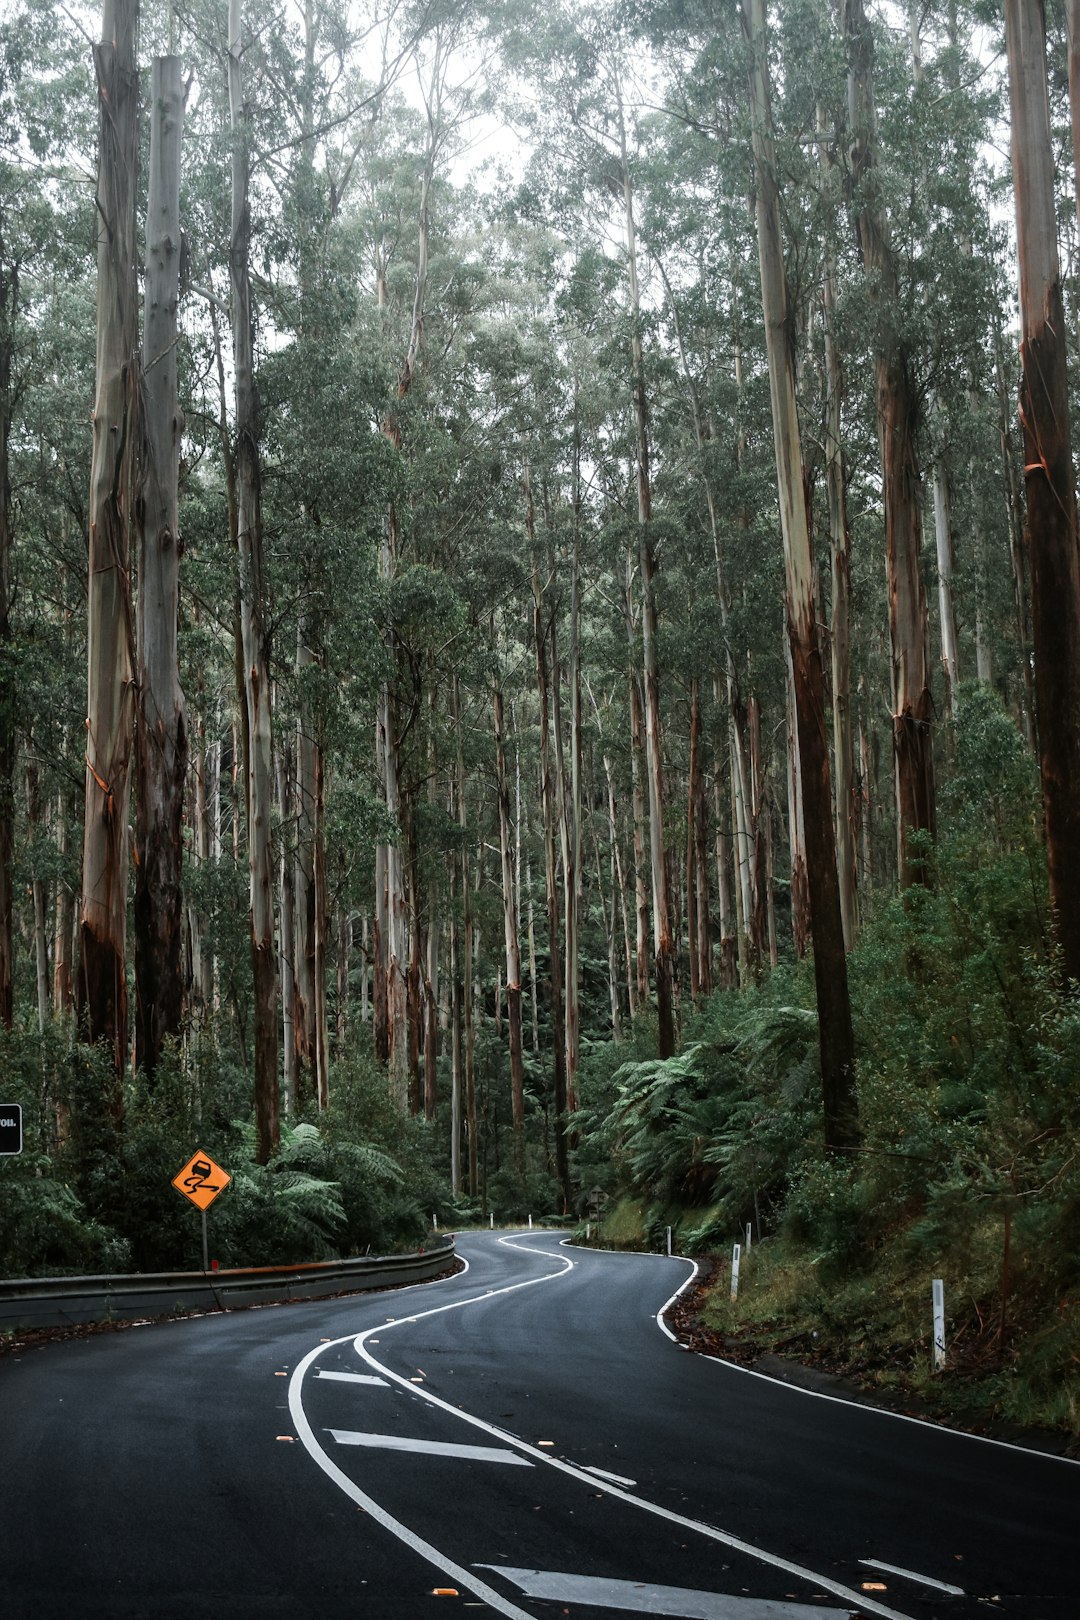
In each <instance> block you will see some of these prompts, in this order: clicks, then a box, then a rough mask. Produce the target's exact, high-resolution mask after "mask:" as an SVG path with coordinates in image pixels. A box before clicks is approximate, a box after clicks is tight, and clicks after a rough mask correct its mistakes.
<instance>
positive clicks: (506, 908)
mask: <svg viewBox="0 0 1080 1620" xmlns="http://www.w3.org/2000/svg"><path fill="white" fill-rule="evenodd" d="M490 636H491V652H492V663H493V670H494V673H493V675H492V691H491V696H492V710H493V716H494V722H495V797H496V801H497V803H498V809H499V854H500V857H501V871H502V897H503V936H504V942H505V947H506V1013H507V1023H508V1026H509V1035H510V1097H511V1109H512V1119H513V1128H514V1159H515V1165H516V1168H517V1171H518V1173H519V1175H520V1174H523V1173H524V1169H525V1064H524V1056H523V1052H522V1044H521V946H520V943H519V940H518V919H517V908H516V906H515V903H514V867H513V859H512V856H511V850H510V787H509V783H508V781H507V775H506V731H505V721H504V717H503V694H502V681H501V679H500V676H499V672H498V666H497V663H496V659H497V650H496V646H495V615H494V613H492V615H491V620H490Z"/></svg>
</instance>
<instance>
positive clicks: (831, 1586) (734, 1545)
mask: <svg viewBox="0 0 1080 1620" xmlns="http://www.w3.org/2000/svg"><path fill="white" fill-rule="evenodd" d="M499 1242H500V1243H501V1244H503V1245H505V1247H506V1248H509V1249H520V1250H521V1251H522V1252H523V1253H525V1254H537V1255H540V1256H541V1257H542V1258H544V1259H547V1260H559V1259H561V1260H562V1262H563V1270H562V1271H553V1272H549V1273H547V1274H546V1275H545V1276H543V1277H531V1278H529V1279H528V1280H527V1281H525V1282H519V1283H509V1284H507V1286H506V1287H505V1288H495V1289H491V1290H489V1292H487V1293H485V1294H476V1295H474V1296H473V1297H472V1298H471V1299H463V1300H458V1301H455V1302H454V1303H452V1304H450V1305H437V1306H436V1307H435V1308H434V1309H433V1310H430V1311H421V1312H418V1313H417V1315H416V1318H415V1320H416V1321H422V1320H423V1319H424V1318H426V1317H429V1316H441V1315H442V1314H443V1313H444V1312H445V1311H452V1310H457V1309H459V1308H462V1307H464V1306H466V1305H476V1304H478V1303H479V1302H480V1301H481V1300H484V1299H490V1298H491V1297H492V1296H493V1295H502V1294H514V1293H517V1292H518V1290H519V1289H521V1288H535V1287H536V1286H537V1284H538V1283H545V1282H553V1281H555V1280H556V1279H558V1278H559V1277H565V1276H566V1275H567V1273H568V1272H570V1271H572V1270H573V1269H574V1267H575V1264H576V1262H575V1261H573V1260H569V1259H567V1258H566V1256H565V1255H562V1256H560V1255H555V1254H552V1253H551V1252H550V1250H546V1249H535V1248H530V1246H529V1245H528V1244H527V1243H515V1242H514V1241H513V1239H512V1238H508V1237H506V1238H500V1239H499ZM664 1258H666V1256H665V1257H664ZM686 1264H689V1265H692V1264H693V1262H692V1261H687V1262H686ZM391 1325H393V1326H395V1327H398V1326H400V1325H401V1324H400V1322H395V1323H393V1324H389V1323H383V1324H381V1326H379V1327H371V1328H367V1329H366V1330H365V1331H364V1332H363V1333H358V1334H357V1335H356V1337H355V1339H354V1340H353V1348H354V1350H355V1351H356V1353H357V1355H358V1356H359V1357H360V1358H361V1360H363V1361H366V1362H367V1364H368V1366H370V1367H373V1368H375V1369H376V1370H377V1371H378V1372H380V1373H381V1374H382V1376H383V1377H384V1378H389V1379H390V1381H391V1382H392V1383H395V1384H398V1385H400V1387H401V1388H402V1389H404V1390H407V1391H408V1392H409V1394H410V1395H418V1396H419V1397H420V1399H421V1400H425V1401H430V1403H431V1405H432V1406H437V1407H439V1408H440V1409H441V1410H442V1411H444V1412H449V1414H450V1415H451V1417H455V1418H458V1419H460V1421H461V1422H463V1423H469V1424H471V1425H472V1426H473V1428H476V1429H480V1430H482V1431H483V1432H484V1433H485V1434H489V1435H492V1436H493V1437H494V1438H495V1439H496V1440H499V1441H501V1442H502V1443H503V1444H504V1445H509V1446H515V1447H517V1449H518V1450H519V1451H522V1452H524V1453H525V1455H526V1456H528V1457H532V1458H533V1459H534V1461H536V1462H544V1463H547V1465H548V1467H549V1468H557V1469H558V1470H559V1471H560V1473H563V1474H569V1475H570V1477H571V1479H576V1480H579V1481H582V1482H584V1483H585V1484H587V1485H591V1484H592V1483H593V1479H592V1477H591V1476H590V1475H589V1474H587V1473H586V1472H585V1470H584V1469H582V1468H579V1467H578V1466H577V1465H576V1464H574V1463H568V1462H564V1461H563V1460H562V1458H560V1457H553V1456H552V1455H551V1454H550V1452H547V1451H541V1450H540V1449H539V1448H538V1447H537V1446H531V1445H530V1444H529V1443H528V1441H527V1440H522V1439H521V1438H520V1436H518V1435H516V1434H508V1433H507V1431H506V1430H505V1429H499V1428H496V1427H495V1425H494V1424H492V1423H487V1422H485V1420H484V1419H483V1418H479V1417H474V1416H473V1414H472V1413H471V1412H464V1411H462V1410H461V1408H460V1407H457V1406H452V1405H451V1404H450V1402H449V1401H444V1400H442V1399H441V1398H440V1397H439V1396H438V1395H435V1394H433V1393H432V1392H431V1390H429V1389H423V1388H421V1387H420V1386H418V1385H416V1384H412V1383H410V1382H409V1380H408V1379H407V1378H405V1377H403V1376H402V1375H401V1374H400V1373H396V1372H394V1371H393V1370H392V1369H391V1368H390V1367H387V1366H385V1365H384V1364H383V1363H382V1362H381V1361H376V1359H375V1357H374V1356H373V1355H372V1354H371V1352H370V1351H369V1350H368V1348H367V1346H366V1344H365V1342H364V1341H365V1340H366V1339H368V1338H370V1337H371V1336H372V1335H373V1334H376V1333H378V1334H380V1335H381V1334H385V1333H386V1332H388V1331H389V1328H390V1326H391ZM307 1359H310V1358H307ZM305 1364H306V1363H305V1362H301V1364H300V1365H301V1366H304V1365H305ZM299 1370H300V1369H299V1368H297V1373H299ZM296 1376H297V1374H296V1373H294V1374H293V1378H294V1379H295V1378H296ZM292 1390H293V1385H292V1384H291V1383H290V1386H289V1395H290V1404H291V1397H292ZM608 1494H609V1495H610V1496H614V1497H617V1498H619V1499H620V1500H621V1501H623V1502H626V1503H628V1504H629V1505H630V1506H631V1507H636V1508H640V1509H641V1510H642V1511H643V1512H645V1513H652V1514H655V1515H656V1517H658V1518H661V1519H665V1520H667V1522H668V1523H669V1524H677V1525H679V1526H680V1527H681V1528H682V1529H684V1530H692V1531H694V1532H695V1533H696V1534H698V1535H702V1536H706V1537H708V1539H709V1540H711V1541H718V1542H720V1543H721V1545H723V1546H725V1547H730V1548H731V1549H732V1550H733V1551H734V1552H741V1553H745V1554H746V1555H747V1556H748V1557H749V1558H753V1559H755V1560H756V1561H757V1562H758V1563H762V1564H768V1565H769V1567H770V1568H772V1569H782V1570H783V1571H784V1573H785V1574H787V1575H794V1576H796V1577H797V1579H799V1580H801V1581H807V1582H808V1583H810V1584H812V1585H813V1586H814V1587H816V1589H817V1590H818V1591H823V1592H831V1593H832V1594H833V1596H834V1597H839V1598H842V1599H843V1600H844V1602H845V1603H848V1604H850V1605H851V1606H852V1607H854V1608H856V1609H862V1610H863V1612H864V1613H866V1614H876V1615H880V1616H881V1617H882V1620H911V1617H910V1616H909V1615H904V1614H901V1613H900V1612H899V1610H897V1609H890V1608H887V1607H886V1606H885V1604H883V1603H878V1602H877V1601H876V1600H875V1599H873V1598H869V1597H867V1595H866V1594H865V1593H864V1592H856V1591H854V1590H853V1589H852V1588H851V1587H850V1586H844V1585H842V1584H841V1583H840V1582H839V1581H834V1580H832V1579H831V1577H829V1576H827V1575H822V1574H819V1572H818V1571H817V1570H813V1569H808V1568H807V1567H806V1566H805V1565H804V1564H795V1563H792V1562H791V1561H790V1560H789V1559H787V1558H781V1557H780V1556H779V1554H777V1553H770V1552H766V1551H764V1549H762V1548H761V1547H755V1546H754V1545H753V1543H752V1542H749V1541H743V1540H742V1539H741V1538H740V1537H739V1536H735V1535H731V1534H730V1533H729V1532H728V1531H726V1530H721V1529H719V1528H718V1527H717V1526H716V1525H712V1524H705V1523H703V1522H702V1521H701V1520H699V1519H688V1518H686V1517H685V1516H684V1515H683V1514H681V1513H675V1512H673V1511H672V1509H670V1508H666V1507H661V1506H660V1504H659V1503H657V1502H650V1501H649V1500H648V1499H647V1498H646V1497H643V1496H632V1495H630V1493H629V1492H627V1491H625V1490H623V1489H622V1488H621V1487H620V1486H618V1485H611V1486H610V1487H609V1490H608Z"/></svg>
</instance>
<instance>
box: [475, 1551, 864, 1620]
mask: <svg viewBox="0 0 1080 1620" xmlns="http://www.w3.org/2000/svg"><path fill="white" fill-rule="evenodd" d="M479 1567H480V1568H481V1569H490V1570H494V1572H495V1573H496V1574H497V1575H504V1576H505V1577H506V1579H507V1580H508V1581H513V1583H514V1585H515V1586H516V1587H517V1588H518V1590H519V1591H520V1592H522V1593H523V1595H524V1596H525V1597H531V1598H543V1599H545V1600H546V1601H547V1602H549V1603H584V1604H586V1605H588V1607H590V1608H593V1609H620V1610H621V1611H622V1612H623V1614H657V1615H672V1616H675V1615H679V1616H681V1617H682V1620H812V1617H814V1620H820V1617H821V1616H822V1615H830V1614H835V1615H839V1614H841V1613H847V1612H848V1611H846V1610H841V1609H823V1608H822V1607H821V1605H820V1604H819V1603H813V1604H811V1603H776V1602H774V1601H773V1600H772V1599H771V1598H750V1597H731V1596H729V1595H728V1594H727V1593H726V1592H697V1591H694V1590H693V1588H691V1587H685V1586H651V1585H649V1583H648V1582H647V1581H615V1580H606V1579H603V1578H596V1577H592V1576H587V1575H563V1574H560V1573H559V1572H558V1571H557V1570H549V1569H506V1568H504V1567H503V1566H502V1565H501V1564H481V1565H480V1566H479Z"/></svg>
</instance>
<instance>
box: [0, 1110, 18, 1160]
mask: <svg viewBox="0 0 1080 1620" xmlns="http://www.w3.org/2000/svg"><path fill="white" fill-rule="evenodd" d="M22 1150H23V1128H22V1104H21V1103H0V1158H5V1157H7V1156H8V1155H9V1154H12V1153H21V1152H22Z"/></svg>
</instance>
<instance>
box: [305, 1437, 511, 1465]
mask: <svg viewBox="0 0 1080 1620" xmlns="http://www.w3.org/2000/svg"><path fill="white" fill-rule="evenodd" d="M327 1433H328V1434H332V1435H333V1437H334V1439H335V1440H336V1441H337V1443H338V1445H339V1446H372V1447H374V1448H375V1449H376V1450H379V1451H419V1452H422V1453H423V1454H424V1456H425V1457H459V1458H462V1459H464V1460H465V1461H467V1462H488V1463H509V1464H510V1465H511V1467H514V1468H531V1467H532V1466H533V1465H532V1463H531V1462H530V1461H529V1459H528V1457H519V1456H518V1454H517V1452H516V1451H507V1450H506V1449H505V1448H503V1447H497V1446H458V1445H453V1444H451V1443H449V1442H448V1441H446V1440H411V1439H409V1438H408V1437H407V1436H406V1435H400V1434H358V1433H357V1432H356V1431H355V1430H354V1429H328V1430H327Z"/></svg>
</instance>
